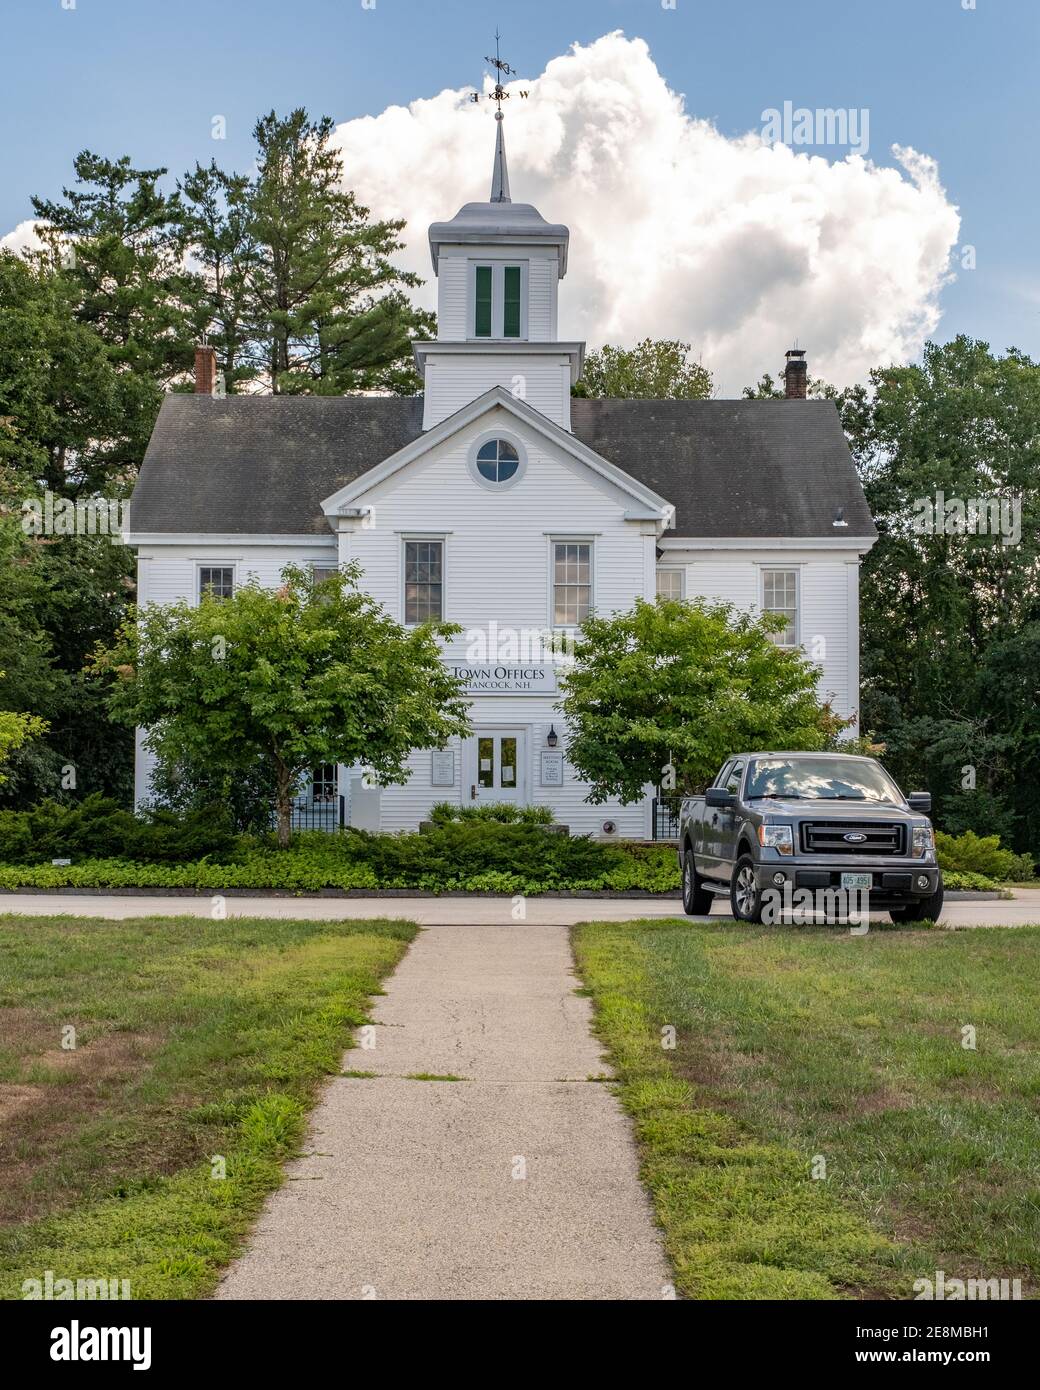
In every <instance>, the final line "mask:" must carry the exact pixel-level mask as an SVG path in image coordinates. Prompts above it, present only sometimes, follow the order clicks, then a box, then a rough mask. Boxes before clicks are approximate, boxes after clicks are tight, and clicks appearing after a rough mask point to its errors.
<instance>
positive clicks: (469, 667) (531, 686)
mask: <svg viewBox="0 0 1040 1390" xmlns="http://www.w3.org/2000/svg"><path fill="white" fill-rule="evenodd" d="M444 664H445V666H446V667H447V669H448V671H449V673H450V674H451V675H453V676H454V677H455V678H456V680H459V681H461V682H462V692H463V694H464V695H555V694H556V693H557V691H558V687H557V684H556V667H555V666H554V665H553V663H552V662H551V661H533V662H527V663H519V662H518V663H515V664H514V663H512V662H508V661H502V662H487V663H483V662H468V661H447V662H445V663H444Z"/></svg>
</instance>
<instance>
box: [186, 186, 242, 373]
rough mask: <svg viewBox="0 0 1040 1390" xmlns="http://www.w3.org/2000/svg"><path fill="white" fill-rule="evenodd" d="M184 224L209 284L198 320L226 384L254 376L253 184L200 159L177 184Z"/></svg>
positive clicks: (190, 243)
mask: <svg viewBox="0 0 1040 1390" xmlns="http://www.w3.org/2000/svg"><path fill="white" fill-rule="evenodd" d="M177 189H178V193H179V194H180V227H181V231H182V234H183V236H184V239H185V242H186V243H187V245H188V247H189V248H190V252H191V255H192V258H193V259H194V261H195V262H196V263H197V264H198V265H199V267H200V271H201V274H202V277H203V280H204V281H205V284H206V295H205V298H204V300H203V306H204V312H203V313H201V314H200V316H199V317H200V322H199V324H198V326H199V328H200V330H205V331H206V332H207V334H208V338H209V341H210V343H211V344H212V345H213V347H214V348H215V349H216V351H217V357H218V359H219V361H220V363H221V370H222V373H223V376H224V384H225V388H226V390H227V391H228V392H229V393H230V394H234V392H235V391H236V389H237V388H238V387H239V386H240V385H243V384H246V383H248V382H250V381H252V380H253V379H254V378H255V376H256V367H255V364H254V363H253V362H252V361H251V360H250V349H251V346H252V344H253V341H254V337H255V334H256V330H257V324H256V322H255V314H256V303H255V291H254V283H253V282H254V277H255V276H256V275H257V273H258V271H259V268H260V248H259V247H258V246H257V243H256V238H255V235H254V230H253V209H252V184H251V183H250V180H249V178H248V177H247V176H246V175H245V174H227V173H225V172H224V171H223V170H222V169H219V168H218V167H217V163H216V160H211V161H210V163H209V166H208V167H204V166H203V165H201V164H198V163H197V164H196V165H195V168H194V170H193V171H192V172H191V173H189V174H185V176H184V178H183V179H182V180H181V181H180V182H179V184H178V185H177Z"/></svg>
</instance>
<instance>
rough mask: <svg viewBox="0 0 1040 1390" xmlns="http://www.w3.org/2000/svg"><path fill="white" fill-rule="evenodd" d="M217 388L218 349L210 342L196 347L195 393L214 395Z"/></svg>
mask: <svg viewBox="0 0 1040 1390" xmlns="http://www.w3.org/2000/svg"><path fill="white" fill-rule="evenodd" d="M216 388H217V350H216V348H213V347H210V345H209V343H199V344H198V345H197V346H196V348H195V394H196V395H197V396H212V395H213V393H214V391H215V390H216Z"/></svg>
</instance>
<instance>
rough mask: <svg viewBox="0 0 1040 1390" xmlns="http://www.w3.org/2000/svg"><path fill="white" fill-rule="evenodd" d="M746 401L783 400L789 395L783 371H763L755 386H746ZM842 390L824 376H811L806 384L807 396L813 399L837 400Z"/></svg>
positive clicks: (744, 391) (744, 394)
mask: <svg viewBox="0 0 1040 1390" xmlns="http://www.w3.org/2000/svg"><path fill="white" fill-rule="evenodd" d="M741 394H742V395H743V397H744V399H745V400H746V401H782V400H784V399H785V398H786V396H787V386H786V383H785V381H784V374H783V372H777V374H776V376H775V377H773V376H770V375H769V373H768V372H763V373H762V375H761V376H760V377H759V379H758V380H757V381H756V382H755V384H754V386H745V387H744V390H743V392H742V393H741ZM840 395H841V392H840V391H839V390H838V388H837V387H836V386H832V385H831V384H830V382H829V381H824V380H823V378H822V377H818V376H814V377H810V378H809V381H808V384H807V386H806V397H807V399H808V400H811V401H833V400H837V399H838V398H839V397H840Z"/></svg>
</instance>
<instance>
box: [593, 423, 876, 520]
mask: <svg viewBox="0 0 1040 1390" xmlns="http://www.w3.org/2000/svg"><path fill="white" fill-rule="evenodd" d="M571 427H572V428H573V430H574V433H575V434H576V435H577V436H578V438H579V439H580V440H581V441H582V443H583V444H587V445H588V446H589V448H590V449H594V450H595V451H596V453H597V454H600V455H601V456H602V457H603V458H605V459H608V460H609V461H610V462H611V463H614V464H617V466H618V467H619V468H623V469H624V470H625V472H626V473H631V474H632V475H633V476H634V477H636V478H638V479H639V481H640V482H641V483H645V484H646V485H647V487H651V488H653V490H654V491H655V492H656V493H658V494H659V495H660V496H661V497H666V498H667V499H668V501H669V502H671V503H672V504H673V505H674V507H675V510H676V515H675V528H674V531H673V532H671V533H670V534H674V535H676V536H842V535H845V536H873V535H876V534H877V533H876V531H875V529H874V523H873V521H872V520H871V516H870V512H869V510H868V508H867V503H866V499H865V498H864V496H863V489H862V487H861V486H860V482H859V478H858V476H857V474H856V468H855V465H854V464H853V462H852V455H851V454H850V453H849V446H848V444H847V443H846V441H845V435H844V432H843V431H842V428H841V421H840V420H839V418H838V411H837V407H836V406H835V405H834V403H833V402H832V401H787V400H783V401H745V400H740V401H617V400H573V401H571ZM838 508H843V509H844V520H845V521H846V522H848V525H847V526H842V527H836V526H834V524H833V523H834V517H835V512H836V511H837V510H838Z"/></svg>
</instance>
